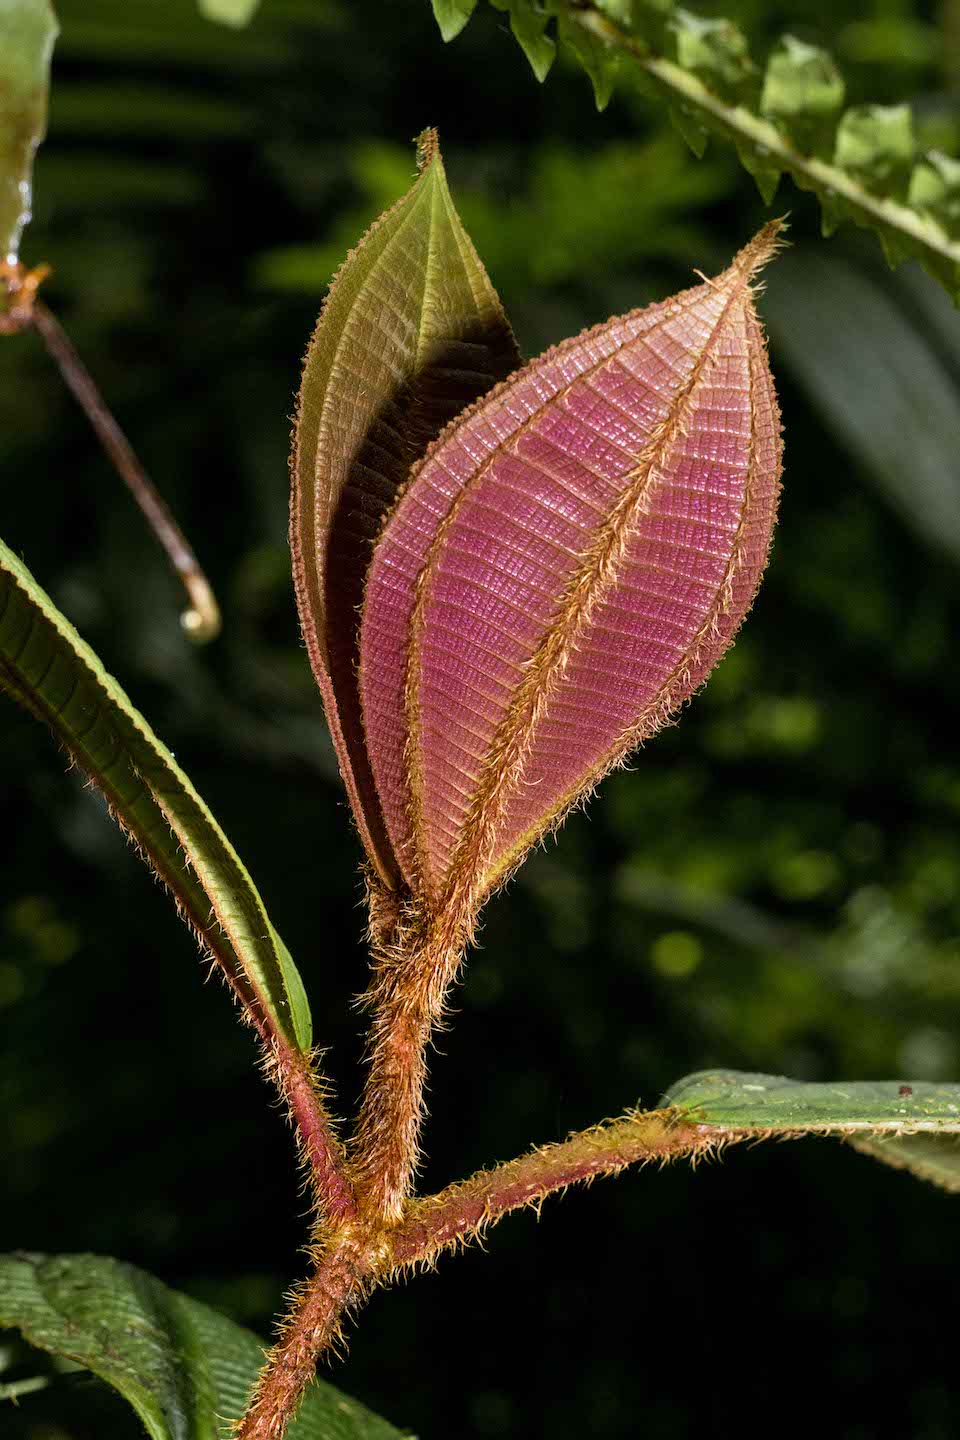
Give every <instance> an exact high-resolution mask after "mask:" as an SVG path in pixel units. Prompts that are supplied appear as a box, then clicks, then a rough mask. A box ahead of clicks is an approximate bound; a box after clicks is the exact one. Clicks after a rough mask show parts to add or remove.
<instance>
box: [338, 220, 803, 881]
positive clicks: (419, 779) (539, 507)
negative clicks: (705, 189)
mask: <svg viewBox="0 0 960 1440" xmlns="http://www.w3.org/2000/svg"><path fill="white" fill-rule="evenodd" d="M778 228H779V225H778V222H773V223H772V224H771V225H769V226H767V227H766V228H765V229H764V230H763V231H761V232H760V234H759V235H758V236H757V237H756V238H755V240H754V241H753V242H752V243H751V244H750V245H748V246H747V247H746V248H745V249H744V250H743V251H742V252H741V254H740V255H739V256H738V257H737V258H736V259H735V261H734V262H733V264H732V265H731V267H730V268H729V269H728V270H726V271H725V272H724V273H723V274H722V275H721V276H720V277H719V278H718V279H716V280H711V281H704V283H703V284H701V285H698V286H696V287H695V288H693V289H691V290H687V291H685V292H683V293H682V294H680V295H678V296H676V297H674V298H672V299H670V300H667V301H664V302H663V303H661V304H656V305H651V306H648V307H647V308H646V309H644V310H638V311H634V312H632V313H631V314H629V315H627V316H624V317H622V318H620V319H614V320H611V321H609V322H608V323H607V324H605V325H601V326H599V327H598V328H596V329H594V330H590V331H587V332H585V333H584V334H583V335H581V336H578V337H577V338H575V339H573V340H570V341H567V342H566V343H565V344H563V345H561V346H559V347H558V348H557V349H554V350H550V351H547V353H546V354H545V355H543V356H541V357H540V358H539V359H538V360H535V361H533V362H531V364H530V365H528V366H527V367H526V368H525V369H523V370H522V371H520V372H519V373H518V374H516V375H514V376H513V377H512V378H511V379H510V380H508V381H507V382H506V383H505V384H503V385H502V386H501V387H499V389H497V390H496V391H495V392H494V393H493V394H492V395H491V396H490V397H488V399H486V400H485V401H482V402H481V403H479V404H478V405H476V406H475V407H474V408H473V409H472V410H471V411H469V412H467V414H466V415H464V416H462V417H461V418H460V419H458V420H457V421H456V422H455V423H454V424H453V425H451V426H450V427H449V429H448V430H447V431H446V432H445V433H444V435H443V436H442V438H441V440H440V441H439V442H438V443H437V444H436V445H435V446H433V447H432V448H431V450H430V451H428V453H427V455H426V457H425V458H424V460H423V462H422V464H421V465H420V466H419V467H418V469H417V470H416V472H415V474H414V477H413V479H412V481H411V484H410V487H409V489H408V490H407V492H406V493H405V495H404V496H403V498H402V500H401V502H400V504H399V505H398V506H397V508H396V510H395V511H394V513H393V514H392V515H391V517H390V520H389V522H388V524H387V526H386V528H385V530H384V533H383V536H382V537H381V539H380V541H379V543H378V545H377V549H376V553H375V557H374V561H373V564H372V566H371V569H370V574H369V579H368V585H367V594H366V600H365V606H364V616H363V629H362V644H361V671H360V682H361V694H362V700H363V708H364V720H365V724H366V729H367V736H368V744H369V748H370V754H371V759H372V763H373V767H374V771H375V774H376V779H377V784H378V787H379V792H380V797H381V801H382V804H383V809H384V814H385V817H386V822H387V826H388V829H389V831H390V835H391V839H392V842H393V845H394V847H395V850H396V852H397V854H398V855H399V856H400V857H401V862H402V864H403V867H404V872H405V874H406V877H407V879H408V881H409V883H410V884H411V886H412V887H413V888H414V889H415V890H416V891H418V892H419V893H420V894H421V895H422V896H424V897H426V899H427V900H428V901H429V905H430V908H438V907H439V906H440V905H441V904H447V903H449V895H450V892H451V889H452V888H456V889H457V890H458V891H459V892H460V893H461V894H465V893H466V892H467V891H468V890H469V891H471V892H472V893H473V895H474V897H475V898H479V896H480V895H481V894H482V893H483V892H484V891H485V890H486V889H488V888H489V886H490V885H491V884H492V883H493V882H494V881H495V880H496V879H497V878H498V876H500V875H501V874H503V873H504V872H505V871H507V870H508V869H509V868H510V867H511V866H512V865H513V864H514V863H515V862H516V860H517V859H518V858H519V857H520V856H522V854H523V853H524V852H525V850H526V849H527V847H528V846H529V845H530V844H531V843H532V842H533V841H534V840H535V839H536V838H537V837H538V836H539V835H540V834H542V832H543V831H544V829H545V828H546V827H547V826H548V825H550V824H552V823H553V822H554V821H556V820H557V819H558V818H559V817H561V816H562V815H563V814H564V813H565V812H566V811H567V809H568V808H569V806H570V805H571V804H573V803H575V802H576V800H577V799H578V798H580V797H581V796H583V795H584V794H585V793H586V792H587V791H589V789H590V788H591V787H592V785H593V784H594V783H595V782H596V780H597V779H598V778H599V777H600V776H601V775H602V774H604V773H605V772H606V771H607V770H608V769H609V768H610V767H611V766H612V765H614V764H616V763H617V762H618V761H619V760H621V759H622V758H623V757H624V755H626V754H627V753H628V752H629V751H631V750H633V749H634V748H635V747H636V746H637V745H638V744H639V743H640V742H641V741H643V740H644V739H646V738H647V737H649V736H650V735H652V734H653V733H654V732H655V731H656V729H657V728H658V726H659V725H660V724H662V723H663V721H664V720H665V719H666V718H667V716H668V715H669V714H670V713H671V712H672V711H674V710H675V709H676V708H677V707H678V706H679V705H680V704H681V703H682V702H683V701H684V700H685V699H686V698H688V697H689V696H690V695H691V694H692V693H693V692H694V690H696V688H697V687H698V686H699V684H700V683H701V681H702V680H703V679H704V678H705V677H706V675H707V674H708V672H709V671H710V669H711V668H712V666H713V665H714V664H715V663H716V661H717V660H718V659H719V657H720V656H721V655H722V654H723V652H724V650H725V649H726V648H727V646H728V645H729V643H730V641H731V639H732V637H733V634H734V632H735V630H736V629H737V626H738V625H739V623H740V621H741V619H742V618H743V615H744V613H745V612H746V610H747V608H748V607H749V605H750V602H751V600H752V598H753V595H754V592H755V590H756V587H757V584H758V582H759V578H760V575H761V573H762V570H763V567H764V564H765V562H766V557H767V552H768V548H769V544H770V536H771V531H772V527H773V521H774V514H775V509H776V499H777V494H778V488H779V473H780V455H781V445H780V425H779V413H778V410H777V405H776V400H775V397H774V393H773V384H772V380H771V377H770V371H769V368H768V365H767V359H766V352H765V348H764V344H763V339H762V336H761V333H760V328H759V324H758V321H757V318H756V315H755V312H754V308H753V293H752V289H751V285H750V280H751V277H752V275H753V274H754V272H755V271H756V269H757V268H758V267H759V266H760V265H762V264H763V263H764V261H765V260H766V259H767V258H768V257H769V255H770V253H771V250H772V249H773V247H774V244H775V237H776V233H777V230H778Z"/></svg>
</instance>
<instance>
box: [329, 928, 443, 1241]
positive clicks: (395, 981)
mask: <svg viewBox="0 0 960 1440" xmlns="http://www.w3.org/2000/svg"><path fill="white" fill-rule="evenodd" d="M464 944H465V937H464V936H462V935H461V934H460V933H459V932H457V931H456V929H455V927H451V925H449V924H447V923H443V922H441V923H440V924H439V925H437V926H433V927H428V926H420V925H413V926H411V927H410V928H409V929H405V928H403V927H402V926H398V927H397V928H396V929H395V930H394V932H393V937H392V939H391V940H390V941H388V942H387V943H386V944H381V945H380V946H375V954H376V959H375V966H374V976H373V980H372V982H371V985H370V989H369V991H368V994H367V997H366V1001H367V1003H368V1004H369V1006H370V1008H371V1009H372V1011H373V1020H372V1022H371V1025H370V1032H369V1051H370V1062H369V1069H368V1072H367V1081H366V1085H365V1087H364V1092H363V1101H362V1104H361V1107H360V1116H359V1119H358V1123H357V1144H356V1153H355V1158H354V1166H353V1168H354V1172H355V1174H356V1176H357V1188H358V1193H359V1195H360V1199H361V1207H362V1209H363V1210H364V1212H365V1213H366V1214H367V1215H370V1216H379V1217H381V1218H382V1219H384V1220H386V1221H396V1220H398V1219H399V1218H400V1216H401V1214H402V1213H403V1207H404V1203H405V1201H406V1199H407V1196H408V1195H409V1193H410V1189H411V1186H412V1184H413V1179H414V1175H415V1173H416V1168H417V1161H418V1158H419V1152H420V1128H421V1124H422V1121H423V1109H424V1103H423V1092H424V1088H425V1085H426V1078H427V1063H426V1052H427V1046H428V1044H429V1042H430V1037H431V1035H432V1033H433V1031H434V1028H435V1027H436V1025H437V1024H438V1023H439V1021H440V1020H441V1018H442V1016H443V1010H444V1005H445V1002H446V996H447V992H448V990H449V988H450V985H451V984H452V982H453V980H454V979H455V978H456V974H457V970H458V969H459V966H460V961H461V958H462V955H463V949H464ZM377 952H379V953H377Z"/></svg>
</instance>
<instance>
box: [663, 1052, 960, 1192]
mask: <svg viewBox="0 0 960 1440" xmlns="http://www.w3.org/2000/svg"><path fill="white" fill-rule="evenodd" d="M663 1103H664V1105H670V1106H676V1107H677V1108H678V1109H680V1110H683V1111H685V1112H686V1113H687V1116H688V1118H690V1119H693V1120H696V1121H697V1122H698V1123H699V1124H702V1125H705V1126H710V1127H711V1128H716V1129H717V1130H718V1131H723V1132H725V1133H727V1134H729V1135H730V1137H731V1138H733V1137H737V1138H743V1136H744V1134H750V1133H751V1132H754V1131H755V1132H757V1134H758V1136H764V1137H765V1136H771V1137H776V1136H790V1135H801V1134H804V1133H813V1134H817V1135H838V1136H841V1137H843V1138H845V1139H848V1140H850V1142H851V1144H853V1145H854V1146H855V1148H856V1149H858V1150H861V1151H862V1152H863V1153H864V1154H866V1155H872V1156H873V1157H874V1158H875V1159H877V1160H883V1161H884V1162H885V1163H886V1164H888V1165H893V1166H896V1167H897V1168H899V1169H903V1170H910V1171H912V1172H913V1173H914V1174H915V1175H918V1176H920V1177H921V1178H922V1179H924V1180H931V1181H933V1183H934V1184H937V1185H941V1186H943V1187H944V1188H945V1189H948V1190H960V1085H934V1084H930V1083H927V1082H924V1081H920V1080H915V1081H912V1082H901V1081H899V1080H869V1081H856V1082H849V1083H848V1082H846V1081H836V1082H832V1083H830V1084H806V1083H804V1082H802V1081H798V1080H788V1079H786V1078H785V1077H784V1076H782V1075H753V1074H750V1073H746V1072H739V1071H735V1070H717V1071H711V1070H703V1071H700V1072H698V1073H697V1074H696V1075H688V1076H687V1077H686V1078H685V1079H683V1080H681V1081H679V1082H678V1084H676V1085H674V1086H673V1088H672V1089H671V1090H670V1091H668V1093H667V1094H666V1095H665V1096H664V1100H663Z"/></svg>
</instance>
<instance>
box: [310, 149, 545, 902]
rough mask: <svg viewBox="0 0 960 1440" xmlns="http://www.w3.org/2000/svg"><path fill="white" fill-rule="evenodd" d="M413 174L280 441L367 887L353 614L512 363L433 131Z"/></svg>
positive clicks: (313, 353) (353, 273) (324, 338)
mask: <svg viewBox="0 0 960 1440" xmlns="http://www.w3.org/2000/svg"><path fill="white" fill-rule="evenodd" d="M418 161H419V175H418V177H417V179H416V181H415V182H414V184H413V186H412V187H411V189H410V190H409V191H408V192H407V194H406V195H405V196H404V197H403V199H402V200H400V201H399V202H398V203H397V204H396V205H395V206H394V207H393V209H392V210H388V211H387V213H386V214H385V215H383V216H381V218H380V219H379V220H378V221H377V222H376V224H375V225H374V226H373V227H372V228H371V229H370V230H369V231H368V233H367V235H366V237H365V238H364V239H363V241H362V242H361V243H360V245H359V246H358V247H357V249H356V250H354V251H353V252H352V254H350V255H349V256H348V257H347V259H346V261H345V262H344V264H343V266H342V267H341V269H340V270H339V272H338V274H337V276H336V278H335V280H334V282H333V285H332V287H331V290H330V294H329V296H328V297H327V300H326V303H325V305H324V307H323V311H322V313H321V315H320V319H319V322H318V324H317V328H316V331H315V333H314V336H313V339H312V340H311V342H310V348H309V350H308V352H307V358H306V362H305V365H304V371H303V381H302V384H301V389H300V400H299V406H298V414H297V424H296V433H295V448H294V457H293V499H292V510H291V545H292V549H293V561H294V578H295V581H296V590H297V603H298V606H299V610H300V621H301V624H302V627H303V633H304V638H305V640H306V643H307V649H308V651H309V654H310V661H311V664H312V665H313V670H314V674H315V675H316V677H317V681H318V683H319V686H320V690H321V692H322V694H323V700H324V706H325V708H326V712H327V720H328V723H329V725H330V731H331V734H332V736H333V740H334V744H335V746H336V749H337V755H338V758H339V761H340V768H341V771H342V773H343V778H344V782H345V784H346V787H347V791H348V794H349V796H350V801H351V804H352V806H353V811H354V815H355V817H356V821H357V825H358V827H359V829H360V834H361V836H362V838H363V841H364V844H365V846H366V849H367V853H368V855H369V857H370V859H371V861H372V863H373V865H374V867H375V869H376V871H377V872H378V874H379V876H380V878H381V880H383V881H384V882H385V883H386V884H387V885H390V886H392V885H394V884H395V883H396V880H397V877H398V873H399V871H398V867H397V863H396V860H395V857H394V855H393V853H392V850H391V847H390V842H389V840H388V838H387V836H386V834H385V831H384V828H383V821H382V818H381V815H380V808H379V803H378V800H377V796H376V792H375V788H374V784H373V780H372V777H371V775H370V768H369V764H368V762H367V758H366V751H365V747H364V740H363V731H362V724H361V718H360V705H359V697H358V694H357V682H356V663H357V630H358V625H359V619H358V611H359V605H360V602H361V599H362V596H363V583H364V576H365V574H366V569H367V566H368V564H369V561H370V554H371V548H372V544H373V541H374V539H375V537H376V536H377V534H378V532H379V529H380V525H381V522H382V520H383V516H384V514H385V513H386V512H387V510H389V508H390V506H391V505H392V503H393V501H394V499H395V497H396V495H397V493H398V491H399V489H400V487H401V486H402V485H403V484H404V481H405V480H406V477H407V474H408V472H409V469H410V466H411V464H412V463H413V461H414V460H415V459H416V458H417V456H418V455H420V454H421V453H422V452H423V450H424V449H425V447H426V446H427V444H428V442H429V441H430V440H432V439H433V438H434V437H435V436H436V435H437V434H438V433H439V431H440V430H441V429H442V427H443V426H444V425H445V424H446V423H447V421H448V420H451V419H452V418H453V417H454V416H455V415H456V414H458V412H459V411H460V410H462V409H463V407H464V406H465V405H468V404H470V403H471V402H472V401H473V400H476V399H477V397H478V396H480V395H483V394H484V393H485V392H486V391H487V390H489V389H490V387H491V386H492V385H494V384H495V383H496V382H497V381H498V380H501V379H503V377H504V376H506V375H508V374H509V373H510V371H511V370H513V369H514V368H515V367H516V365H517V364H518V363H519V355H518V353H517V348H516V342H515V341H514V338H513V334H512V332H511V330H510V326H509V324H508V322H507V318H506V316H505V314H504V312H503V308H502V306H501V304H500V301H499V299H498V298H497V294H496V291H495V290H494V289H493V286H492V285H491V284H490V281H489V280H488V278H487V275H486V272H485V270H484V268H483V266H482V264H481V263H480V260H479V258H478V256H477V253H476V251H475V250H474V248H473V245H472V244H471V243H470V239H469V237H468V236H467V233H466V231H465V230H464V228H463V226H462V224H461V223H460V218H459V216H458V215H457V212H456V210H455V209H454V207H453V201H452V200H451V198H450V192H449V190H448V188H447V181H446V176H445V174H444V169H443V162H442V160H441V158H440V151H439V149H438V146H437V137H436V133H435V132H434V131H427V132H426V133H425V134H424V135H423V136H422V137H421V140H420V145H419V153H418Z"/></svg>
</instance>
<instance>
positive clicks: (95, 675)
mask: <svg viewBox="0 0 960 1440" xmlns="http://www.w3.org/2000/svg"><path fill="white" fill-rule="evenodd" d="M0 690H6V691H7V692H8V693H9V694H10V695H11V696H12V697H13V698H14V699H16V700H19V701H20V702H21V703H22V704H23V705H24V706H25V707H26V708H27V709H29V710H30V711H31V712H32V713H33V714H34V715H36V716H37V717H38V719H41V720H43V721H44V722H45V723H46V724H47V725H48V726H49V727H50V729H51V730H52V731H53V732H54V734H55V735H56V737H57V739H58V740H60V742H61V743H62V744H63V746H64V747H65V749H66V750H67V751H68V752H69V754H70V755H71V757H72V758H73V760H74V761H75V762H76V763H77V765H79V766H80V768H81V769H82V770H83V771H84V772H85V773H86V774H87V775H89V777H90V778H91V780H92V781H93V782H94V784H95V785H96V786H97V788H98V789H99V790H100V791H101V793H102V794H103V796H104V798H105V799H106V801H107V804H108V805H109V806H110V809H111V811H112V813H113V814H114V816H115V818H116V819H117V820H118V821H119V823H120V825H121V827H122V828H123V829H124V830H125V831H126V832H127V833H128V834H129V835H130V837H131V838H132V839H133V841H134V842H135V844H136V845H137V846H138V848H139V849H140V850H141V851H142V852H143V854H144V855H145V856H146V858H147V859H148V861H149V863H150V865H151V867H152V868H153V869H154V871H155V872H156V874H157V876H158V877H159V878H160V880H162V881H163V883H164V884H165V885H167V886H168V887H169V889H170V890H171V891H172V892H173V895H174V896H175V898H176V901H177V904H178V906H179V908H180V910H181V913H182V914H183V916H184V918H185V919H186V920H187V922H188V924H189V925H190V926H191V928H192V929H193V930H194V932H195V933H196V934H197V936H198V938H199V939H200V941H201V944H202V945H203V946H204V949H206V950H208V951H209V952H210V954H211V955H213V956H214V957H215V958H216V960H217V962H218V963H219V964H220V965H221V966H222V968H223V970H224V972H225V974H226V975H227V976H228V978H229V979H230V980H231V982H232V983H233V985H234V987H235V989H236V990H237V992H238V994H239V995H240V997H241V998H242V999H243V1000H244V1002H245V1003H246V1004H248V1005H252V1006H253V1007H254V1009H255V1010H258V1011H260V1012H261V1013H262V1014H263V1015H265V1016H266V1017H267V1019H268V1021H269V1023H270V1025H271V1026H272V1027H275V1028H276V1030H278V1031H279V1032H280V1034H282V1035H285V1036H286V1037H287V1039H288V1040H289V1041H290V1042H292V1043H293V1045H294V1046H295V1047H296V1048H298V1049H301V1050H306V1049H308V1048H309V1046H310V1011H309V1007H308V1005H307V999H306V995H305V994H304V990H303V985H302V982H301V980H300V976H299V974H298V973H297V970H296V967H295V966H294V964H293V961H292V960H291V958H290V955H289V952H288V951H287V949H286V946H285V945H284V944H283V942H282V941H281V940H280V938H279V936H278V935H277V933H276V931H275V930H274V928H273V926H272V925H271V923H270V920H269V919H268V917H267V914H266V911H265V910H264V908H263V902H262V900H261V899H260V896H259V894H258V893H257V890H256V888H255V887H254V884H253V881H252V880H251V879H250V876H249V875H248V874H247V872H246V870H245V869H244V867H243V865H242V864H241V862H240V860H239V858H238V856H237V855H236V853H235V851H234V850H233V847H232V846H231V845H230V842H229V841H228V840H227V837H226V836H225V835H224V833H223V831H222V830H221V829H220V827H219V825H218V824H217V822H216V820H215V819H214V818H213V816H212V815H211V813H210V811H209V810H208V809H207V807H206V805H205V804H204V802H203V800H201V798H200V796H199V795H198V794H197V792H196V790H194V788H193V786H192V785H191V783H190V781H189V780H188V779H187V777H186V775H184V773H183V771H182V770H181V769H180V767H179V766H178V765H177V763H176V761H175V760H174V758H173V756H172V755H171V754H170V752H169V750H167V749H166V748H165V747H164V746H163V745H162V744H161V743H160V741H159V740H158V739H157V737H156V736H155V735H154V733H153V731H152V730H151V729H150V727H149V725H148V724H147V722H146V721H145V720H144V718H143V716H142V715H140V714H139V713H138V712H137V711H136V710H135V709H134V707H133V706H132V705H131V703H130V701H129V699H128V698H127V696H126V695H125V694H124V692H123V691H122V690H121V688H120V686H119V685H118V684H117V682H116V681H115V680H114V679H113V678H112V677H111V676H110V675H108V674H107V672H106V671H105V670H104V668H103V666H102V665H101V663H100V661H99V660H98V658H97V656H96V655H95V654H94V653H93V651H92V650H91V649H90V647H89V646H88V645H86V644H85V643H84V642H83V641H82V640H81V639H80V637H79V635H78V634H77V632H76V631H75V630H74V628H73V626H72V625H71V624H70V623H69V621H68V620H67V619H66V618H65V617H64V616H63V615H62V614H61V613H60V611H59V610H58V609H57V608H56V606H55V605H54V604H53V602H52V601H51V600H50V598H49V597H48V596H47V595H45V594H44V592H43V591H42V590H41V589H40V587H39V585H38V584H37V583H36V581H35V580H34V578H33V576H32V575H31V574H30V572H29V571H28V570H27V568H26V566H25V565H23V564H22V562H21V561H20V560H18V559H17V557H16V556H15V555H14V554H13V553H12V552H11V551H10V550H8V549H7V547H6V546H5V545H4V544H3V543H2V541H0Z"/></svg>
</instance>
